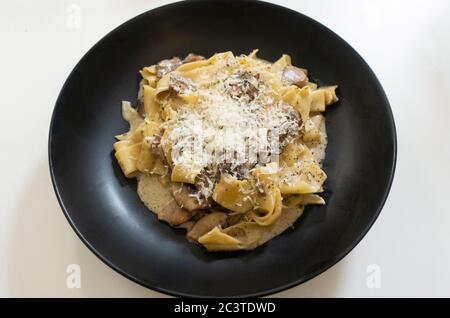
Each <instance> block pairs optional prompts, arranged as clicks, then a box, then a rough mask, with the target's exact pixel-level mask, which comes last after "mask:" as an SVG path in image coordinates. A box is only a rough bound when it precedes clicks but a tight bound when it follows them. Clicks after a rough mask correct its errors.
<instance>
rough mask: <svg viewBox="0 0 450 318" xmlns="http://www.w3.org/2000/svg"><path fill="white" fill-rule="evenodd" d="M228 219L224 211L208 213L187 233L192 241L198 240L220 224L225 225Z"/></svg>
mask: <svg viewBox="0 0 450 318" xmlns="http://www.w3.org/2000/svg"><path fill="white" fill-rule="evenodd" d="M226 220H227V214H226V213H224V212H212V213H209V214H206V215H205V216H204V217H202V218H201V219H200V220H198V221H197V223H195V225H194V226H193V227H192V229H191V230H190V231H189V232H188V233H187V238H188V240H190V241H197V240H198V238H199V237H201V236H202V235H203V234H206V233H208V232H209V231H211V230H212V229H213V228H215V227H216V226H218V225H224V224H225V223H226Z"/></svg>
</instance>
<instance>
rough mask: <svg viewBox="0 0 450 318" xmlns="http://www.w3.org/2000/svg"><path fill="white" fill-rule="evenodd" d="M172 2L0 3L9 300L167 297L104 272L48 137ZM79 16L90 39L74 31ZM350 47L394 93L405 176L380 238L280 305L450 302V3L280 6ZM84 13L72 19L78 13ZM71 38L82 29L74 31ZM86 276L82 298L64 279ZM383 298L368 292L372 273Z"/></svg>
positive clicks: (2, 196) (2, 203)
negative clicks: (98, 59) (64, 193)
mask: <svg viewBox="0 0 450 318" xmlns="http://www.w3.org/2000/svg"><path fill="white" fill-rule="evenodd" d="M168 2H169V1H149V0H133V1H131V0H128V1H127V0H96V1H88V0H73V1H66V0H58V1H57V0H54V1H50V0H46V1H43V0H41V1H32V0H28V1H18V0H15V1H2V2H1V4H0V26H1V27H0V38H1V42H0V43H1V45H0V57H1V58H0V92H1V95H0V100H1V102H0V105H1V106H0V127H1V130H2V133H1V134H0V145H1V155H0V169H1V182H0V213H1V214H0V296H44V297H46V296H60V297H77V296H95V297H97V296H98V297H100V296H113V297H115V296H126V297H128V296H134V297H152V296H162V295H161V294H159V293H156V292H153V291H150V290H147V289H145V288H143V287H141V286H138V285H136V284H134V283H132V282H130V281H128V280H127V279H125V278H123V277H122V276H120V275H119V274H117V273H115V272H114V271H113V270H111V269H110V268H108V267H107V266H106V265H104V264H103V263H102V262H101V261H100V260H98V259H97V258H96V257H95V256H94V255H93V254H92V253H91V252H90V251H89V250H88V249H87V248H86V247H85V246H84V245H83V244H82V243H81V241H80V240H79V239H78V238H77V236H76V235H75V233H74V232H73V231H72V229H71V228H70V226H69V224H68V223H67V221H66V220H65V218H64V216H63V213H62V212H61V210H60V207H59V205H58V203H57V201H56V198H55V195H54V193H53V189H52V186H51V181H50V177H49V171H48V163H47V138H48V128H49V122H50V116H51V112H52V109H53V106H54V104H55V100H56V97H57V95H58V93H59V91H60V89H61V87H62V84H63V83H64V81H65V79H66V78H67V76H68V75H69V72H70V71H71V70H72V68H73V67H74V66H75V64H76V63H77V62H78V60H79V59H80V58H81V56H82V55H83V54H84V53H85V52H86V51H87V50H88V49H89V48H90V47H91V46H92V45H94V44H95V43H96V42H97V41H98V40H99V39H100V38H101V37H103V36H104V35H105V34H106V33H107V32H109V31H110V30H112V29H113V28H115V27H116V26H118V25H120V24H121V23H123V22H125V21H127V20H128V19H130V18H132V17H134V16H136V15H138V14H140V13H142V12H144V11H146V10H149V9H152V8H155V7H157V6H160V5H162V4H165V3H168ZM71 3H75V4H76V5H78V6H79V8H80V9H81V16H80V17H81V21H80V22H81V24H80V28H71V27H70V26H71V25H72V24H70V23H69V24H68V23H67V20H68V19H69V15H70V8H71V7H70V6H69V5H70V4H71ZM277 3H279V4H281V5H284V6H287V7H290V8H292V9H295V10H297V11H300V12H302V13H304V14H306V15H308V16H310V17H312V18H314V19H316V20H318V21H319V22H321V23H323V24H325V25H326V26H328V27H329V28H331V29H332V30H334V31H335V32H337V33H338V34H339V35H341V36H342V37H343V38H344V39H345V40H346V41H348V42H349V43H350V44H351V45H352V46H353V47H354V48H355V49H356V50H357V51H358V52H359V53H360V54H361V55H362V56H363V57H364V58H365V59H366V61H367V62H368V63H369V64H370V65H371V67H372V68H373V70H374V71H375V73H376V74H377V76H378V77H379V79H380V81H381V83H382V84H383V86H384V88H385V90H386V93H387V95H388V97H389V100H390V102H391V105H392V109H393V112H394V116H395V120H396V124H397V130H398V142H399V151H398V162H397V173H396V178H395V180H394V184H393V187H392V191H391V194H390V196H389V199H388V200H387V202H386V205H385V208H384V210H383V212H382V213H381V215H380V217H379V219H378V220H377V222H376V224H375V225H374V227H373V228H372V229H371V231H370V232H369V233H368V235H367V236H366V237H365V238H364V239H363V241H362V242H361V243H360V244H359V245H358V246H357V247H356V248H355V249H354V250H353V251H352V252H351V253H350V254H349V255H348V256H347V257H345V259H344V260H342V261H341V262H340V263H339V264H338V265H336V266H334V267H333V268H332V269H330V270H328V271H327V272H326V273H324V274H322V275H320V276H319V277H317V278H315V279H313V280H311V281H309V282H307V283H305V284H303V285H301V286H298V287H296V288H293V289H290V290H287V291H285V292H282V293H279V294H277V295H276V296H283V297H285V296H295V297H318V296H331V297H351V296H361V297H385V296H447V297H449V296H450V271H449V269H450V246H449V241H450V214H449V205H448V198H449V197H450V194H449V193H447V190H448V189H449V187H448V179H449V172H450V168H449V159H450V147H449V145H448V139H449V136H450V133H449V131H450V129H449V128H448V123H449V117H450V105H449V99H450V20H449V18H448V17H449V16H450V2H449V1H447V0H433V1H430V0H428V1H425V0H424V1H419V0H405V1H401V0H396V1H391V0H384V1H379V0H377V1H375V0H370V1H369V0H365V1H361V0H341V1H331V0H328V1H327V0H314V1H311V0H304V1H298V0H296V1H294V0H292V1H277ZM72 12H73V11H72ZM72 26H73V25H72ZM71 263H76V264H79V265H80V266H81V278H82V286H81V288H80V289H68V288H66V275H67V274H66V267H67V266H68V265H69V264H71ZM370 264H378V265H379V267H380V268H381V288H379V289H370V288H368V287H367V284H366V278H367V276H368V273H367V272H366V270H367V267H368V265H370Z"/></svg>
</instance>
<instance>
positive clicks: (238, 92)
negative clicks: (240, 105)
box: [225, 71, 259, 100]
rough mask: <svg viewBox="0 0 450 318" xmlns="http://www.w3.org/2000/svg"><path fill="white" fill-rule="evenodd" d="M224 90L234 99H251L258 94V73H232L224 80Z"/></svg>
mask: <svg viewBox="0 0 450 318" xmlns="http://www.w3.org/2000/svg"><path fill="white" fill-rule="evenodd" d="M225 85H226V87H225V90H226V92H227V93H228V94H229V95H230V96H231V97H232V98H234V99H240V98H241V97H247V98H248V99H250V100H253V99H254V98H255V97H256V96H257V95H258V90H259V88H258V87H259V74H253V73H251V72H249V71H239V72H237V73H235V74H232V75H231V76H230V77H229V78H228V79H227V80H226V82H225Z"/></svg>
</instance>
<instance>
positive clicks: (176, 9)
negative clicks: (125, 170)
mask: <svg viewBox="0 0 450 318" xmlns="http://www.w3.org/2000/svg"><path fill="white" fill-rule="evenodd" d="M254 48H259V49H260V56H261V57H263V58H265V59H268V60H276V59H277V58H278V57H279V56H280V55H281V54H282V53H287V54H290V55H291V56H292V59H293V63H294V64H295V65H300V66H302V67H305V68H307V69H309V70H311V72H312V74H313V76H314V77H315V78H319V79H320V80H321V82H323V83H325V84H339V86H340V91H339V94H340V97H341V101H340V102H339V103H338V104H337V105H335V106H332V107H330V108H329V111H328V112H327V128H328V133H329V145H328V149H327V157H326V160H325V164H324V168H325V171H326V172H327V174H328V182H327V184H326V192H325V199H326V201H327V205H326V206H324V207H310V208H308V209H307V211H306V213H305V215H304V216H303V217H302V218H301V219H300V221H298V222H297V223H296V224H295V229H293V230H288V231H286V232H285V233H283V234H282V235H280V236H279V237H277V238H275V239H273V240H272V241H270V242H269V243H268V244H266V245H264V246H262V247H260V248H258V249H256V250H254V251H252V252H238V253H232V254H226V253H219V254H217V253H216V254H214V253H207V252H205V251H204V250H203V249H202V248H200V247H198V246H195V245H193V244H191V243H189V242H188V241H187V240H186V239H185V238H184V232H183V231H180V230H174V229H172V228H170V227H169V226H167V225H166V224H164V223H162V222H159V221H158V220H157V219H156V217H155V216H154V215H153V214H152V213H151V212H149V211H148V210H147V209H146V208H145V207H144V205H143V204H142V203H141V201H140V200H139V198H138V196H137V194H136V183H135V182H134V181H130V180H127V179H125V178H124V176H123V175H122V172H121V171H120V169H119V167H118V166H117V164H116V161H115V160H114V158H113V156H112V143H113V142H114V139H113V136H114V135H116V134H119V133H122V132H123V131H125V130H126V129H127V125H126V123H125V122H124V121H123V120H122V118H121V113H120V101H121V100H130V101H135V100H136V97H137V88H138V73H137V71H138V70H139V69H140V68H141V67H142V66H145V65H149V64H153V63H155V62H157V61H159V60H161V59H163V58H167V57H171V56H174V55H179V56H184V55H186V54H187V53H189V52H191V51H192V52H196V53H199V54H203V55H205V56H209V55H211V54H213V53H215V52H221V51H227V50H232V51H233V52H234V53H236V54H241V53H248V52H250V51H251V50H252V49H254ZM49 160H50V170H51V175H52V179H53V184H54V187H55V191H56V194H57V197H58V200H59V202H60V204H61V207H62V209H63V211H64V213H65V215H66V217H67V219H68V220H69V222H70V224H71V225H72V227H73V228H74V230H75V232H76V233H77V234H78V236H79V237H80V238H81V239H82V241H83V242H84V243H85V244H86V245H87V246H88V247H89V248H90V249H91V250H92V251H93V252H94V253H95V254H96V255H97V256H98V257H99V258H100V259H102V260H103V261H104V262H105V263H106V264H107V265H109V266H110V267H112V268H113V269H115V270H116V271H118V272H119V273H121V274H123V275H125V276H126V277H128V278H130V279H132V280H134V281H135V282H137V283H140V284H142V285H144V286H147V287H150V288H152V289H155V290H157V291H161V292H164V293H168V294H172V295H180V296H257V295H258V296H259V295H265V294H270V293H274V292H277V291H280V290H283V289H286V288H289V287H293V286H295V285H297V284H300V283H302V282H304V281H306V280H308V279H310V278H312V277H314V276H316V275H318V274H320V273H322V272H323V271H325V270H326V269H328V268H330V267H331V266H332V265H333V264H335V263H336V262H338V261H339V260H340V259H342V258H343V257H344V256H345V255H346V254H347V253H348V252H349V251H350V250H351V249H352V248H354V247H355V245H356V244H357V243H358V242H359V241H360V240H361V239H362V237H363V236H364V235H365V234H366V233H367V231H368V230H369V228H370V227H371V225H372V224H373V223H374V221H375V219H376V218H377V216H378V214H379V213H380V211H381V209H382V207H383V204H384V202H385V200H386V197H387V195H388V192H389V189H390V186H391V183H392V178H393V175H394V169H395V160H396V134H395V126H394V121H393V117H392V113H391V110H390V108H389V103H388V100H387V99H386V96H385V94H384V92H383V89H382V87H381V86H380V83H379V82H378V80H377V79H376V77H375V75H374V73H373V72H372V71H371V70H370V68H369V66H368V65H367V64H366V63H365V62H364V60H363V59H362V58H361V57H360V56H359V55H358V53H356V52H355V51H354V50H353V49H352V48H351V47H350V46H349V45H348V44H347V43H346V42H345V41H343V40H342V39H341V38H340V37H339V36H337V35H336V34H334V33H333V32H332V31H330V30H328V29H327V28H326V27H324V26H323V25H321V24H319V23H317V22H315V21H314V20H312V19H310V18H308V17H306V16H304V15H302V14H300V13H297V12H295V11H292V10H289V9H286V8H283V7H280V6H276V5H273V4H268V3H263V2H254V1H189V2H181V3H175V4H171V5H168V6H164V7H161V8H158V9H155V10H151V11H148V12H146V13H144V14H142V15H140V16H138V17H136V18H134V19H132V20H130V21H128V22H126V23H125V24H123V25H121V26H120V27H118V28H117V29H115V30H114V31H112V32H111V33H109V34H108V35H107V36H105V37H104V38H103V39H102V40H101V41H100V42H98V43H97V44H96V45H95V46H94V47H93V48H92V49H91V50H90V51H89V52H88V53H87V54H86V55H85V56H84V57H83V58H82V60H81V61H80V62H79V63H78V65H77V66H76V67H75V69H74V70H73V72H72V73H71V75H70V76H69V78H68V80H67V81H66V83H65V85H64V87H63V89H62V91H61V93H60V96H59V98H58V101H57V103H56V107H55V110H54V113H53V118H52V122H51V126H50V137H49Z"/></svg>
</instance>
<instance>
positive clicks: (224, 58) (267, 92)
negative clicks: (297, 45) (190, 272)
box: [113, 50, 338, 251]
mask: <svg viewBox="0 0 450 318" xmlns="http://www.w3.org/2000/svg"><path fill="white" fill-rule="evenodd" d="M257 52H258V50H254V51H253V52H251V53H250V54H249V55H240V56H235V55H234V54H233V53H232V52H224V53H217V54H214V55H213V56H212V57H210V58H208V59H205V58H203V57H202V56H199V55H194V54H189V55H188V56H186V57H185V58H184V59H183V60H182V59H180V58H177V57H174V58H172V59H167V60H163V61H161V62H159V63H158V64H155V65H152V66H148V67H144V68H143V69H142V70H141V71H140V74H141V75H142V80H141V82H140V85H139V92H138V105H137V107H132V106H131V104H130V103H129V102H123V103H122V116H123V118H124V119H125V120H126V121H127V122H128V123H129V125H130V129H129V131H128V132H126V133H124V134H121V135H118V136H116V139H117V141H116V142H115V143H114V145H113V146H114V150H115V157H116V159H117V162H118V164H119V166H120V168H121V169H122V171H123V173H124V175H125V176H126V177H128V178H137V180H138V194H139V196H140V198H141V199H142V201H143V202H144V203H145V204H146V206H147V207H148V208H149V209H150V210H151V211H153V212H155V213H156V214H157V216H158V218H159V219H160V220H163V221H165V222H167V223H169V224H170V225H171V226H174V227H182V228H185V229H186V230H187V238H188V239H189V240H190V241H192V242H195V243H198V244H201V245H203V246H204V247H206V249H208V250H210V251H233V250H241V249H247V250H248V249H253V248H255V247H257V246H259V245H261V244H263V243H265V242H267V241H268V240H270V239H271V238H273V237H274V236H276V235H278V234H280V233H281V232H283V231H284V230H285V229H287V228H288V227H290V226H292V224H293V223H294V222H295V221H296V220H297V219H298V218H299V217H300V216H301V214H302V212H303V209H304V207H305V206H306V205H310V204H325V201H324V200H323V198H322V197H320V195H319V194H320V193H321V192H323V184H324V181H325V179H326V174H325V172H324V171H323V170H322V167H321V163H322V161H323V159H324V157H325V148H326V145H327V135H326V129H325V119H324V116H323V112H324V111H325V110H326V107H327V106H329V105H331V104H333V103H335V102H337V101H338V97H337V95H336V88H337V86H324V87H318V85H317V84H315V83H313V82H311V81H309V78H308V72H307V70H305V69H301V68H298V67H295V66H293V65H292V64H291V58H290V56H288V55H282V57H281V58H280V59H278V60H277V61H276V62H274V63H270V62H268V61H266V60H263V59H261V58H258V57H257Z"/></svg>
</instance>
